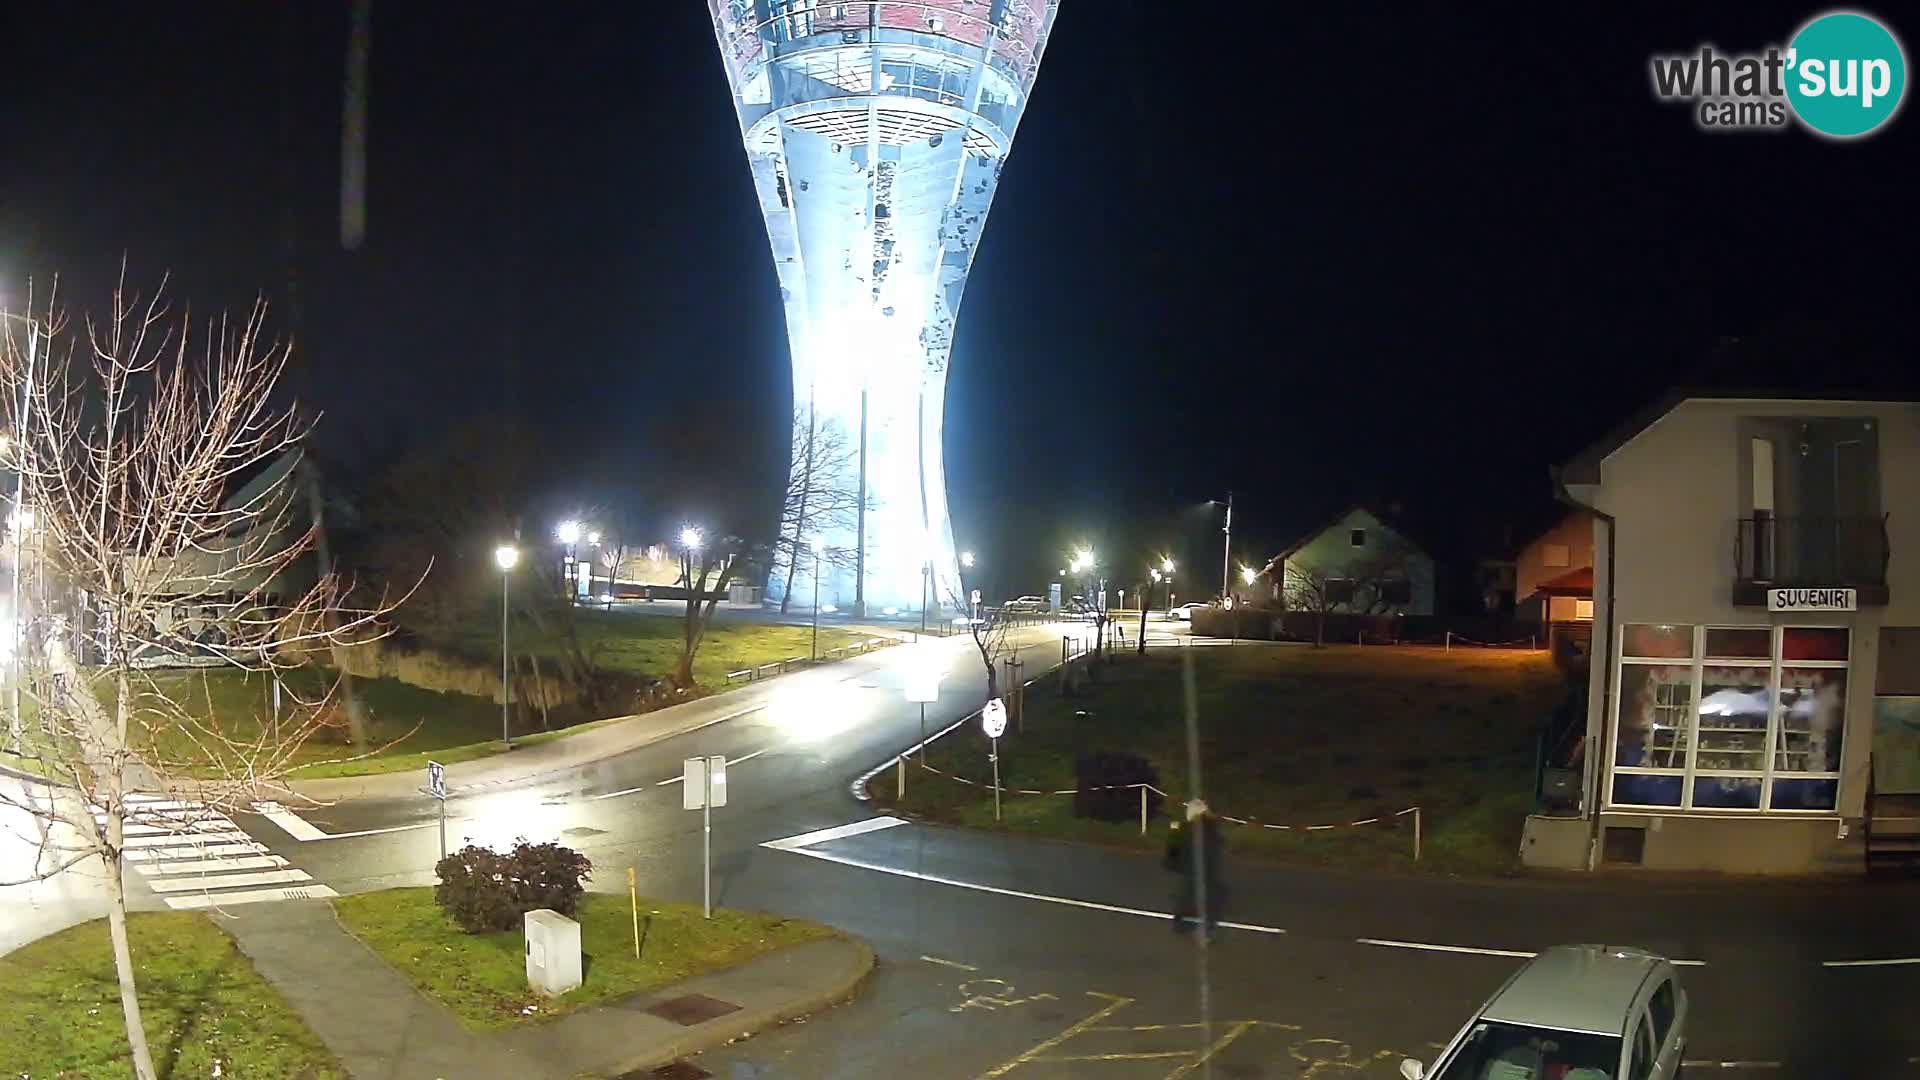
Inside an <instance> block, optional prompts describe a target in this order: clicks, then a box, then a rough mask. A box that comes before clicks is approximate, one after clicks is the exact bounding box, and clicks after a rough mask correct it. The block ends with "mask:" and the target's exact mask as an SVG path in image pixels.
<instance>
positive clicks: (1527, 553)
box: [1514, 509, 1594, 653]
mask: <svg viewBox="0 0 1920 1080" xmlns="http://www.w3.org/2000/svg"><path fill="white" fill-rule="evenodd" d="M1593 521H1594V519H1593V511H1591V510H1586V509H1576V510H1574V511H1573V512H1571V513H1569V514H1567V515H1566V516H1565V517H1562V518H1561V519H1560V520H1559V521H1557V522H1555V523H1554V525H1553V527H1552V528H1550V529H1548V530H1547V531H1546V532H1543V533H1541V534H1540V535H1539V536H1536V537H1534V538H1533V540H1532V541H1530V542H1529V543H1527V545H1526V546H1525V547H1522V548H1521V549H1520V554H1519V556H1518V557H1517V558H1515V560H1514V596H1515V597H1516V598H1517V600H1516V602H1515V604H1514V617H1515V619H1516V620H1517V621H1519V622H1521V623H1528V624H1533V625H1537V626H1539V627H1540V628H1541V630H1542V632H1543V635H1544V636H1545V637H1546V639H1547V640H1548V641H1549V642H1553V643H1556V644H1557V643H1559V642H1562V641H1565V642H1568V643H1570V644H1572V645H1573V646H1574V647H1576V648H1577V649H1578V650H1579V651H1580V652H1581V653H1585V652H1587V651H1588V648H1589V642H1590V640H1591V637H1592V628H1593Z"/></svg>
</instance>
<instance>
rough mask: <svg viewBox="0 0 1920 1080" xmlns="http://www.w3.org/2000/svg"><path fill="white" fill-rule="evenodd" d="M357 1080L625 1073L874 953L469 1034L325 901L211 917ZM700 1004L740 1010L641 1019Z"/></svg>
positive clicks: (814, 1002)
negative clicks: (695, 1020)
mask: <svg viewBox="0 0 1920 1080" xmlns="http://www.w3.org/2000/svg"><path fill="white" fill-rule="evenodd" d="M215 918H216V921H218V922H219V923H220V924H221V925H222V926H224V927H225V928H226V929H227V930H228V931H229V932H230V933H232V934H233V936H234V938H235V939H236V940H237V941H238V942H239V943H240V948H241V950H242V951H243V952H245V953H246V954H247V955H248V956H249V957H251V958H252V959H253V962H254V964H255V965H256V966H257V967H258V968H259V969H260V972H261V973H262V974H263V975H265V976H266V977H267V979H268V980H269V981H270V982H272V983H273V984H274V986H275V987H276V988H278V989H279V991H280V992H281V994H282V995H284V996H285V997H286V998H287V1000H288V1001H289V1002H291V1003H292V1005H293V1006H294V1008H295V1009H297V1010H298V1011H299V1012H300V1014H301V1015H302V1016H303V1017H304V1018H305V1019H306V1021H307V1024H308V1026H310V1027H312V1028H313V1030H314V1032H315V1033H316V1034H318V1035H319V1036H320V1038H321V1039H322V1040H323V1041H325V1042H326V1044H327V1046H328V1047H329V1048H331V1049H332V1050H333V1052H334V1053H335V1054H336V1055H337V1056H338V1057H339V1058H340V1060H341V1063H342V1064H344V1065H345V1066H346V1067H347V1070H348V1072H349V1073H351V1074H352V1076H353V1077H354V1080H452V1078H459V1080H548V1078H551V1080H571V1078H573V1077H578V1076H581V1075H606V1076H611V1075H614V1074H617V1073H624V1072H627V1071H629V1070H632V1069H637V1068H641V1067H643V1066H651V1065H656V1064H660V1063H663V1062H667V1061H671V1060H673V1059H675V1058H678V1057H681V1056H684V1055H686V1054H689V1053H694V1052H697V1051H698V1050H701V1049H706V1048H710V1047H714V1046H718V1045H721V1044H723V1043H725V1042H727V1041H729V1040H730V1039H733V1038H736V1037H738V1036H739V1035H740V1034H742V1033H743V1032H750V1031H756V1030H758V1029H760V1028H762V1027H765V1026H767V1025H769V1024H773V1023H778V1022H779V1021H781V1020H784V1019H788V1018H790V1017H794V1016H800V1015H805V1014H807V1013H810V1012H812V1011H814V1010H816V1009H820V1008H824V1007H825V1006H826V1005H827V1004H829V1003H831V1002H833V1001H837V1000H841V999H844V998H845V997H846V996H847V995H848V994H849V993H850V992H851V991H852V989H853V988H855V987H857V986H858V984H859V983H860V982H861V981H862V980H863V979H864V978H865V977H866V974H867V972H868V971H869V970H870V969H871V967H872V963H873V956H872V953H870V952H868V951H867V949H866V947H865V946H863V945H860V944H857V943H855V942H852V941H848V940H844V939H836V940H829V941H817V942H809V943H807V944H805V945H800V946H796V947H793V948H790V949H783V950H781V951H779V952H776V953H772V954H769V955H767V956H763V957H761V958H759V959H757V960H753V961H750V962H748V963H746V964H743V965H741V966H739V967H736V968H731V969H729V970H727V971H722V972H719V973H716V974H713V975H707V976H702V977H700V978H696V979H689V980H687V981H685V982H681V983H677V984H675V985H673V986H671V987H667V988H664V989H663V990H662V991H660V992H655V993H648V994H640V995H636V996H634V997H632V998H628V999H625V1000H623V1001H619V1002H615V1003H613V1004H611V1005H607V1006H601V1007H596V1008H592V1009H584V1010H581V1011H579V1012H576V1013H571V1014H569V1015H567V1016H565V1017H562V1018H560V1019H559V1020H557V1021H553V1022H549V1023H542V1024H530V1025H526V1026H523V1027H519V1028H515V1029H513V1030H510V1031H503V1032H476V1031H471V1030H469V1029H467V1028H466V1027H464V1026H463V1025H462V1024H461V1023H460V1021H459V1020H458V1019H456V1018H455V1017H454V1016H453V1014H452V1013H450V1012H448V1011H447V1010H446V1009H444V1008H442V1007H441V1006H440V1005H439V1004H437V1003H435V1002H433V1001H430V1000H428V999H427V998H425V997H423V996H421V995H420V994H419V993H418V992H417V991H415V990H414V988H413V986H412V985H411V984H409V983H408V982H407V981H406V979H404V978H403V977H401V976H400V974H399V973H397V972H395V971H394V970H393V969H392V968H390V967H388V966H387V965H386V963H385V962H384V961H382V960H381V959H380V958H379V957H378V956H376V955H375V954H374V953H373V951H372V950H371V949H368V948H367V947H366V946H365V945H362V944H361V943H360V942H359V940H357V939H356V938H354V937H353V936H352V935H351V934H348V933H347V932H346V931H345V930H344V929H342V928H341V926H340V924H339V923H338V922H337V921H336V920H335V918H334V914H333V909H332V907H331V905H329V904H326V903H324V902H320V901H306V902H292V903H285V904H269V905H258V906H254V907H249V908H244V909H242V910H240V911H236V912H233V913H231V914H221V915H216V916H215ZM686 994H701V995H705V996H707V997H710V998H714V999H717V1000H719V1001H722V1002H726V1003H729V1004H732V1005H736V1006H738V1009H737V1011H733V1012H730V1013H728V1014H726V1015H724V1016H722V1017H719V1018H717V1019H713V1020H708V1021H705V1022H703V1023H699V1024H693V1025H689V1026H682V1025H680V1024H677V1023H674V1022H672V1021H669V1020H665V1019H662V1018H660V1017H658V1016H655V1015H653V1014H651V1013H649V1012H646V1011H645V1010H646V1009H648V1008H650V1007H652V1006H654V1005H656V1004H658V1003H659V1002H661V1001H664V1000H666V999H668V998H672V997H679V996H682V995H686Z"/></svg>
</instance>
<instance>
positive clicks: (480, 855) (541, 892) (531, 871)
mask: <svg viewBox="0 0 1920 1080" xmlns="http://www.w3.org/2000/svg"><path fill="white" fill-rule="evenodd" d="M433 872H434V873H435V874H436V875H438V876H439V878H440V883H439V884H438V885H435V886H434V887H433V902H434V903H436V904H438V905H440V909H441V910H442V911H445V912H446V913H447V916H448V917H449V918H451V919H452V920H453V921H454V922H455V923H458V924H459V926H460V929H462V930H465V931H466V932H467V933H469V934H480V933H485V932H487V931H489V930H512V929H514V928H516V927H518V926H519V925H520V924H521V922H522V920H523V919H524V917H525V916H526V913H527V912H529V911H536V910H538V909H540V908H551V909H552V910H554V911H557V912H559V913H560V914H562V915H566V916H568V917H571V916H572V915H573V914H574V912H576V911H578V910H579V908H580V896H581V894H582V893H584V892H586V885H585V882H586V879H587V878H589V877H591V876H592V874H593V863H592V862H591V861H589V860H588V859H587V857H586V856H585V855H582V854H580V853H579V852H577V851H575V850H573V849H572V848H566V847H561V846H560V845H559V844H529V843H527V841H526V839H525V838H521V839H520V840H517V841H515V842H514V845H513V850H512V851H509V852H507V853H506V854H504V855H503V854H501V853H499V852H497V851H494V850H492V849H491V848H483V847H476V846H472V845H469V846H467V847H464V848H461V849H460V850H459V851H456V852H454V853H453V854H451V855H448V856H447V857H446V858H444V859H441V860H440V862H439V863H438V864H437V865H435V866H434V868H433Z"/></svg>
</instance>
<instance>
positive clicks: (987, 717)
mask: <svg viewBox="0 0 1920 1080" xmlns="http://www.w3.org/2000/svg"><path fill="white" fill-rule="evenodd" d="M980 729H981V730H982V731H985V732H986V733H987V738H989V739H997V738H999V737H1000V736H1002V735H1005V734H1006V733H1007V705H1006V702H1004V701H1001V700H1000V699H999V698H994V699H993V700H992V701H989V702H987V705H986V708H984V709H981V710H980Z"/></svg>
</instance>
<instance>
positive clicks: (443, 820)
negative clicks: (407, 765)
mask: <svg viewBox="0 0 1920 1080" xmlns="http://www.w3.org/2000/svg"><path fill="white" fill-rule="evenodd" d="M420 790H421V791H424V792H426V793H427V795H428V797H429V798H432V799H433V800H434V801H436V802H438V803H439V804H440V858H441V859H443V860H444V859H445V858H446V857H447V767H446V766H445V765H442V764H440V763H439V762H437V761H429V762H427V786H426V787H423V788H421V789H420Z"/></svg>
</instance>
